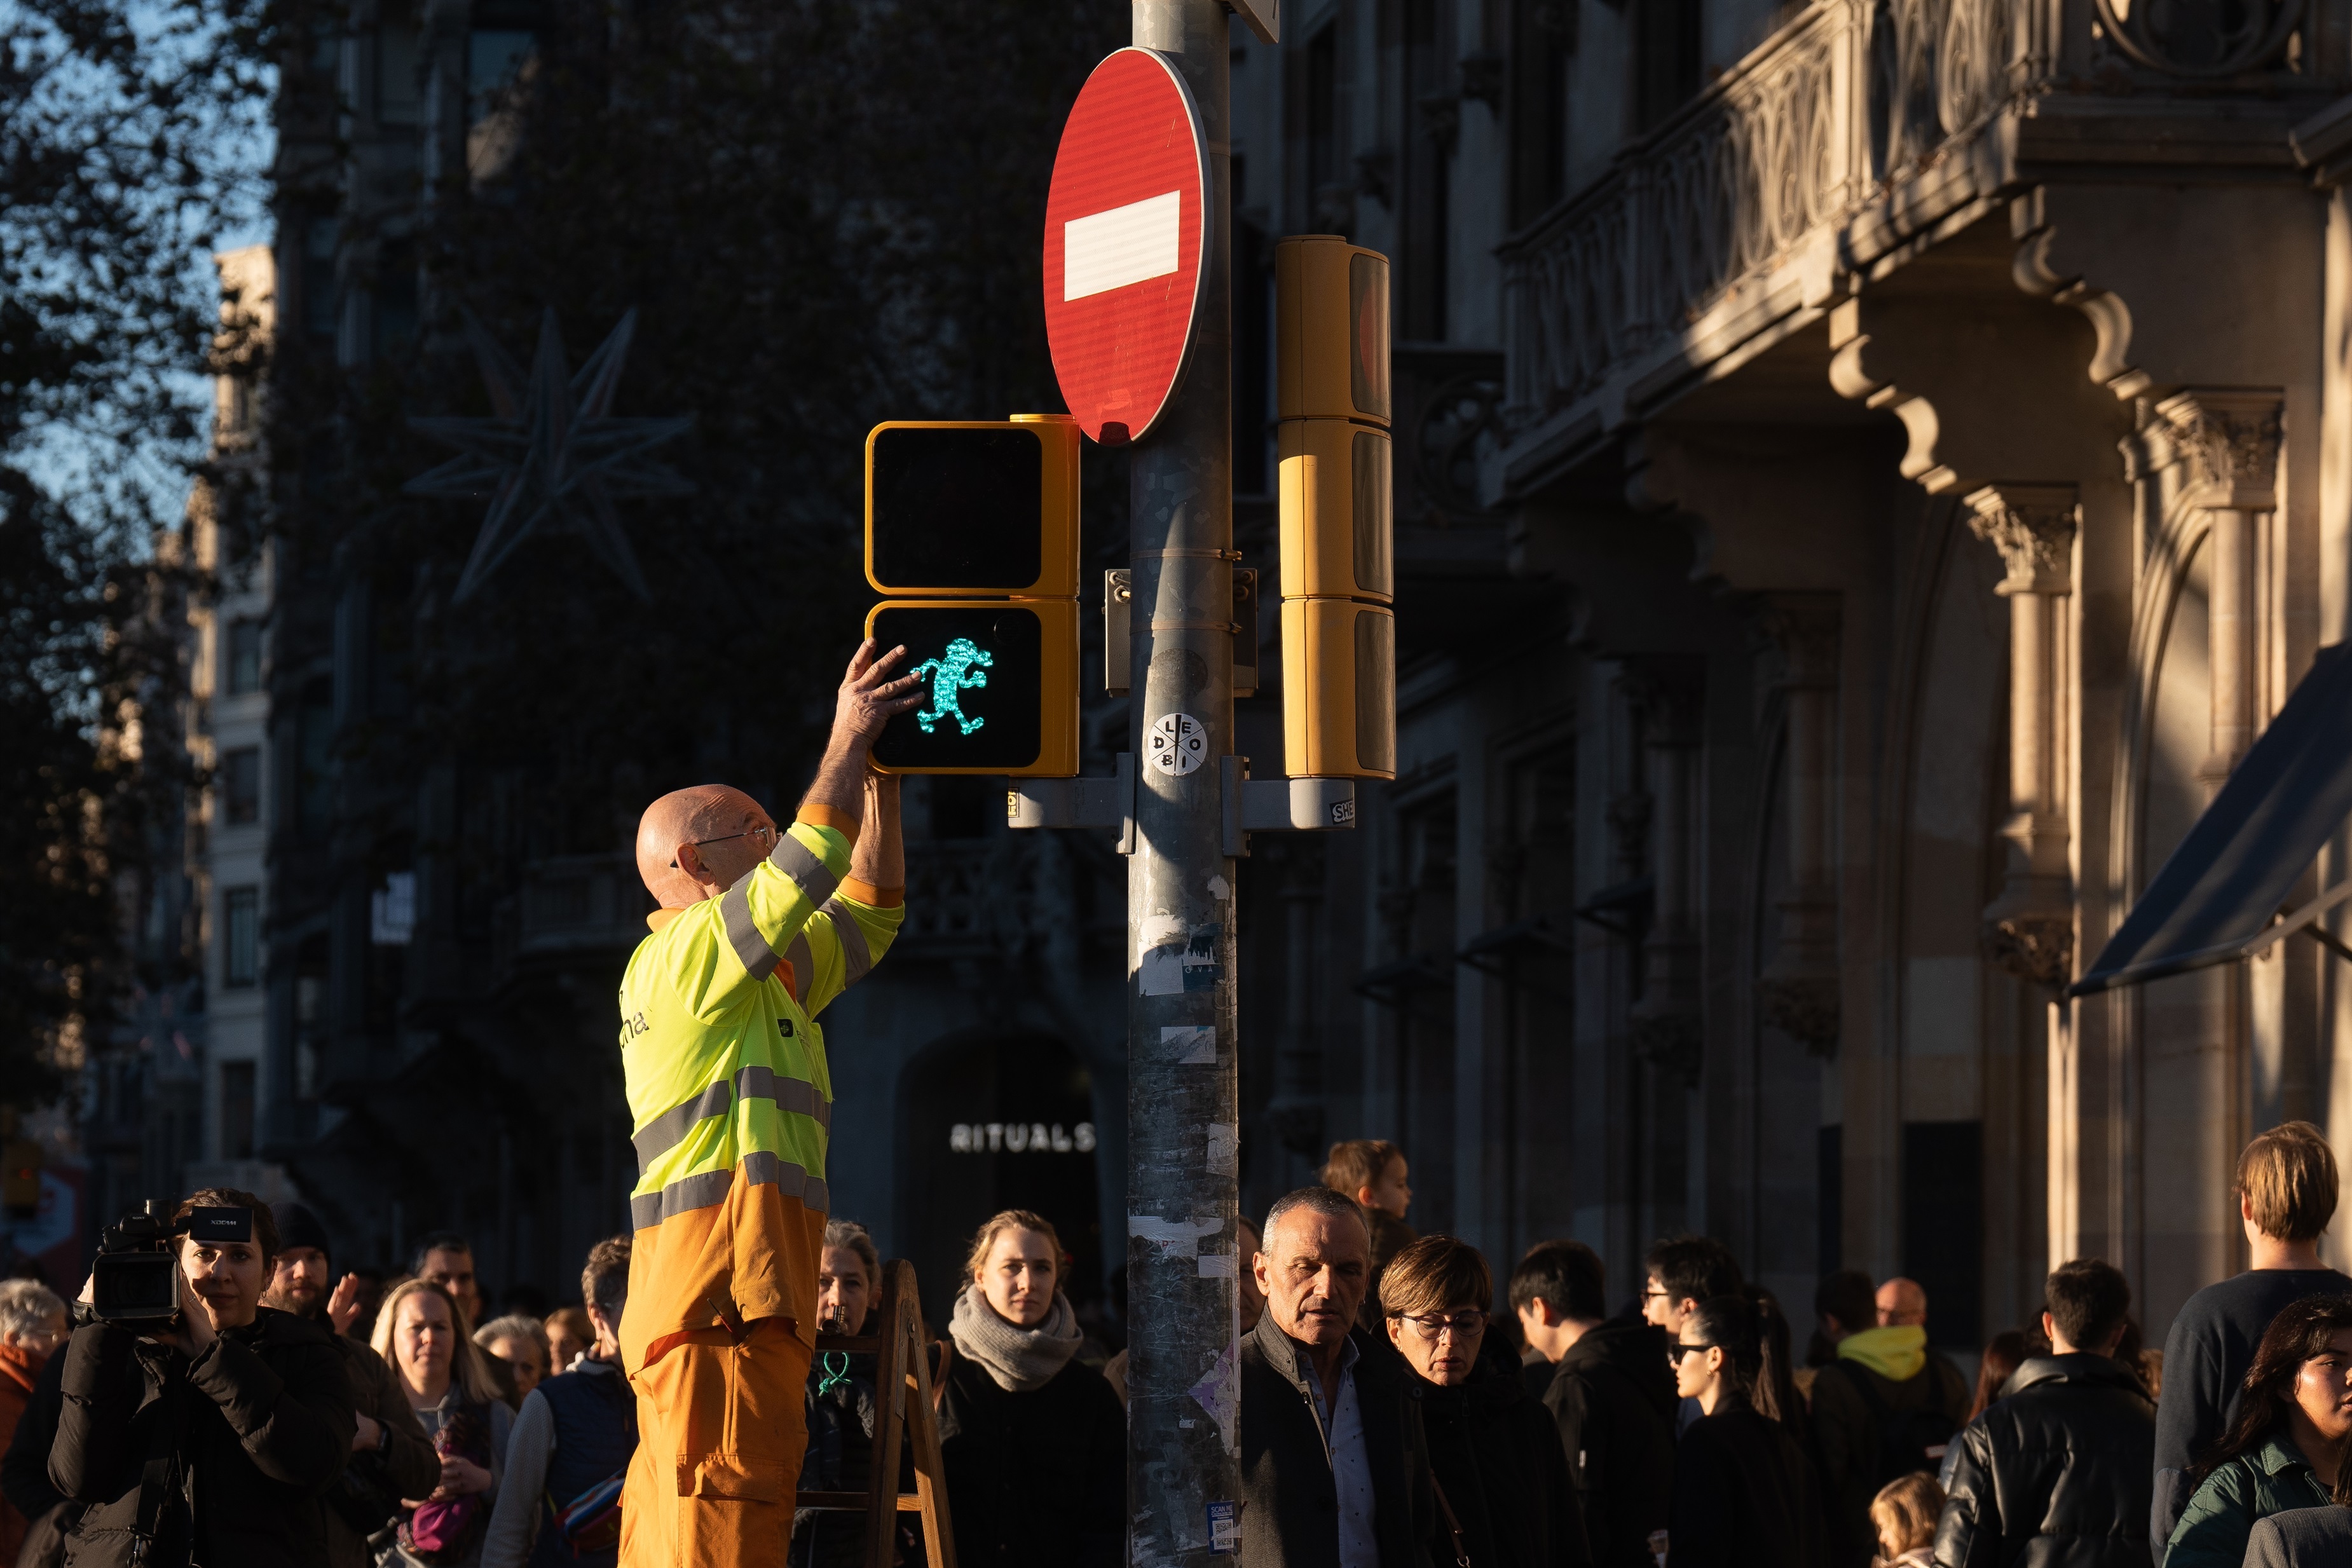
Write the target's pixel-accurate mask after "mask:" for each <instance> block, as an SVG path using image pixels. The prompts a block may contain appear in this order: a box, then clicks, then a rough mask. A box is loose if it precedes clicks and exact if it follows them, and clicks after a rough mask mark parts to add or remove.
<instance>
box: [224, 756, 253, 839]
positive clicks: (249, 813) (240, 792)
mask: <svg viewBox="0 0 2352 1568" xmlns="http://www.w3.org/2000/svg"><path fill="white" fill-rule="evenodd" d="M221 812H222V814H223V815H224V816H226V818H227V819H228V822H229V825H230V826H231V827H243V826H247V825H248V824H251V823H254V822H257V821H261V748H260V747H257V746H239V747H233V748H232V749H230V750H227V751H224V752H222V753H221Z"/></svg>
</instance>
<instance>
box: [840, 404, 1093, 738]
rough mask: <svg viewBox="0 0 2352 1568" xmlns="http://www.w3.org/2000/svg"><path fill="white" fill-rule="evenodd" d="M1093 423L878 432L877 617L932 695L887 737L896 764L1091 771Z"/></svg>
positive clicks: (870, 559)
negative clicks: (1086, 496)
mask: <svg viewBox="0 0 2352 1568" xmlns="http://www.w3.org/2000/svg"><path fill="white" fill-rule="evenodd" d="M1078 443H1079V434H1078V426H1077V422H1076V420H1074V419H1072V418H1071V417H1070V416H1069V415H1067V414H1055V413H1047V414H1015V415H1014V416H1013V418H1012V419H1010V420H1006V421H1003V422H990V423H982V422H976V421H916V420H895V421H891V422H889V423H884V424H877V425H876V426H875V427H874V429H873V431H872V432H871V433H869V434H867V436H866V580H867V581H868V582H870V583H872V584H873V585H874V586H875V588H877V589H878V590H879V591H882V592H884V593H886V594H890V595H894V596H897V595H904V596H905V597H892V598H889V599H887V600H885V601H883V602H882V603H880V604H877V605H876V606H875V607H874V608H873V610H872V611H871V612H868V613H867V615H866V635H867V636H869V637H871V638H873V639H874V641H875V643H876V644H877V646H879V647H881V648H883V649H886V650H887V649H889V648H895V647H898V646H900V645H904V646H905V648H906V650H907V657H906V659H905V661H904V662H903V663H902V664H900V665H899V666H898V668H899V671H900V672H901V673H903V674H913V675H915V676H917V677H918V678H919V680H920V681H921V682H922V685H921V688H920V690H921V693H922V696H923V701H922V702H921V703H920V704H919V705H918V706H916V707H915V708H914V709H913V710H911V711H909V712H908V713H903V714H900V715H899V716H898V717H896V718H894V719H892V720H891V721H890V723H889V724H888V725H887V727H885V728H884V729H883V732H882V734H881V736H880V737H879V738H878V739H877V740H876V742H875V745H874V761H875V765H876V766H877V767H878V768H881V769H882V770H883V771H884V772H886V773H1001V774H1013V775H1018V776H1023V777H1029V778H1045V779H1068V778H1075V777H1076V775H1077V771H1078V601H1077V592H1078Z"/></svg>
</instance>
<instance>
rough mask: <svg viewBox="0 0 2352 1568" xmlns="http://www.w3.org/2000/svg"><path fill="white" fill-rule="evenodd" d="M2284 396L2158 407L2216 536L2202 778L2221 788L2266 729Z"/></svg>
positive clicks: (2211, 542)
mask: <svg viewBox="0 0 2352 1568" xmlns="http://www.w3.org/2000/svg"><path fill="white" fill-rule="evenodd" d="M2282 402H2283V400H2282V399H2281V397H2280V395H2279V394H2278V393H2277V392H2271V391H2262V390H2255V391H2217V390H2213V389H2210V388H2198V389H2192V390H2190V391H2189V392H2182V393H2180V394H2179V395H2178V396H2176V397H2168V398H2167V399H2165V400H2164V401H2163V402H2160V403H2158V404H2157V405H2156V412H2157V414H2158V417H2159V418H2161V419H2162V420H2164V422H2165V423H2167V424H2168V426H2169V427H2170V430H2171V434H2172V437H2173V440H2174V441H2175V443H2176V444H2178V447H2179V451H2180V454H2181V455H2182V456H2183V457H2184V458H2186V459H2187V461H2188V463H2189V478H2190V482H2191V484H2192V485H2194V486H2195V497H2196V499H2197V501H2198V503H2199V504H2200V505H2201V506H2202V507H2204V508H2205V510H2206V512H2207V513H2208V515H2209V517H2210V528H2211V532H2210V534H2209V535H2208V537H2207V539H2206V546H2205V548H2206V549H2208V550H2209V551H2210V557H2211V560H2210V571H2211V597H2210V601H2209V609H2208V613H2207V625H2208V627H2209V635H2210V639H2211V643H2212V651H2211V654H2210V658H2211V670H2212V681H2213V707H2212V739H2211V741H2210V747H2209V749H2208V751H2207V754H2206V758H2205V762H2204V766H2203V767H2201V768H2199V769H2198V775H2199V777H2200V779H2203V780H2204V781H2205V784H2206V786H2207V788H2208V789H2209V790H2218V789H2221V783H2222V781H2223V780H2224V779H2228V778H2229V776H2230V770H2231V768H2235V767H2236V766H2237V765H2238V759H2239V758H2242V757H2243V756H2245V754H2246V748H2247V747H2250V746H2252V744H2253V743H2254V732H2255V730H2257V729H2258V728H2260V727H2261V725H2262V713H2261V706H2262V705H2261V688H2260V682H2259V678H2258V677H2259V674H2260V671H2261V647H2262V644H2261V640H2260V636H2259V629H2260V625H2261V606H2260V605H2259V604H2258V603H2257V602H2256V594H2255V569H2254V551H2255V545H2256V541H2257V539H2258V538H2259V530H2260V528H2262V522H2261V514H2263V513H2265V512H2271V511H2275V510H2276V509H2277V507H2278V455H2279V434H2280V413H2281V412H2282Z"/></svg>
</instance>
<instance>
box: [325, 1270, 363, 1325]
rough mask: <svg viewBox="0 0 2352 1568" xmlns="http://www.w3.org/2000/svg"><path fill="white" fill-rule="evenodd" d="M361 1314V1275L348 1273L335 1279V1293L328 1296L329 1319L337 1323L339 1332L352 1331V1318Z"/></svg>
mask: <svg viewBox="0 0 2352 1568" xmlns="http://www.w3.org/2000/svg"><path fill="white" fill-rule="evenodd" d="M359 1315H360V1277H359V1276H358V1275H357V1274H346V1275H344V1276H343V1277H342V1278H341V1279H340V1280H338V1281H335V1293H334V1294H333V1295H331V1296H329V1297H328V1298H327V1321H328V1322H331V1323H333V1324H334V1325H335V1332H336V1333H351V1332H352V1319H353V1318H356V1317H358V1316H359Z"/></svg>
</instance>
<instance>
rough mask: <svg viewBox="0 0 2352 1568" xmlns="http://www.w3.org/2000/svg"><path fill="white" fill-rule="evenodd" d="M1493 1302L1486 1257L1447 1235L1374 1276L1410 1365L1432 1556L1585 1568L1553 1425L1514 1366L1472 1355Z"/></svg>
mask: <svg viewBox="0 0 2352 1568" xmlns="http://www.w3.org/2000/svg"><path fill="white" fill-rule="evenodd" d="M1494 1299H1495V1279H1494V1276H1493V1274H1491V1273H1490V1272H1488V1270H1487V1268H1486V1259H1484V1258H1482V1257H1480V1256H1479V1254H1478V1249H1476V1248H1475V1247H1472V1246H1469V1245H1468V1244H1466V1243H1465V1242H1461V1241H1456V1240H1455V1239H1453V1238H1452V1237H1450V1236H1424V1237H1423V1238H1422V1239H1420V1240H1418V1241H1416V1242H1414V1243H1412V1245H1411V1246H1409V1247H1407V1248H1406V1249H1404V1250H1403V1251H1402V1252H1399V1253H1398V1254H1397V1255H1396V1256H1395V1257H1394V1258H1391V1259H1390V1260H1389V1266H1388V1268H1387V1269H1386V1270H1384V1271H1383V1272H1382V1273H1381V1319H1382V1322H1384V1323H1385V1325H1386V1326H1387V1329H1388V1335H1389V1343H1391V1344H1393V1345H1394V1346H1395V1347H1396V1349H1397V1354H1400V1355H1402V1357H1403V1358H1404V1362H1405V1364H1406V1365H1407V1366H1409V1367H1411V1368H1412V1373H1411V1375H1410V1380H1409V1384H1408V1386H1409V1388H1410V1389H1411V1392H1412V1395H1413V1396H1414V1397H1415V1398H1417V1399H1419V1400H1420V1401H1421V1419H1422V1427H1423V1432H1424V1433H1425V1434H1426V1436H1427V1437H1428V1441H1429V1468H1430V1478H1431V1481H1430V1484H1431V1488H1432V1491H1433V1495H1434V1497H1435V1498H1436V1500H1437V1503H1438V1509H1437V1514H1438V1517H1437V1531H1436V1534H1435V1537H1434V1539H1433V1541H1432V1542H1431V1543H1430V1554H1431V1556H1432V1557H1433V1558H1434V1559H1435V1560H1436V1561H1437V1562H1440V1563H1460V1562H1461V1561H1462V1560H1464V1559H1465V1558H1466V1559H1467V1560H1468V1561H1469V1562H1470V1563H1472V1564H1474V1565H1475V1568H1589V1565H1590V1564H1591V1562H1592V1553H1591V1550H1590V1549H1589V1548H1588V1547H1587V1545H1586V1543H1585V1539H1584V1519H1583V1514H1582V1511H1581V1510H1580V1509H1579V1508H1578V1507H1577V1495H1576V1488H1575V1486H1574V1485H1573V1484H1572V1483H1571V1482H1570V1479H1569V1470H1568V1454H1567V1451H1566V1450H1565V1449H1564V1448H1561V1446H1560V1443H1559V1427H1557V1426H1555V1425H1553V1423H1552V1419H1551V1416H1550V1414H1549V1412H1548V1411H1546V1410H1545V1409H1544V1407H1543V1406H1541V1405H1539V1404H1538V1403H1537V1402H1536V1401H1535V1400H1533V1399H1530V1398H1528V1395H1527V1391H1526V1389H1524V1388H1523V1387H1521V1386H1520V1383H1519V1379H1518V1376H1517V1374H1516V1371H1515V1369H1513V1368H1512V1367H1510V1366H1509V1365H1508V1364H1507V1363H1498V1362H1496V1361H1492V1360H1482V1359H1481V1358H1480V1356H1479V1354H1478V1348H1479V1346H1480V1344H1481V1343H1484V1342H1485V1340H1486V1319H1487V1311H1486V1309H1487V1307H1488V1305H1489V1303H1491V1302H1492V1301H1494Z"/></svg>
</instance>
